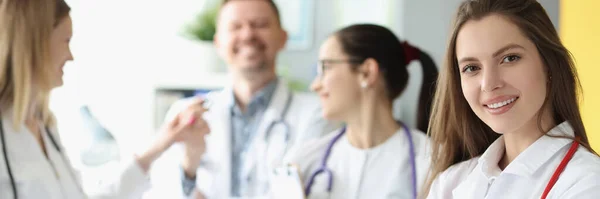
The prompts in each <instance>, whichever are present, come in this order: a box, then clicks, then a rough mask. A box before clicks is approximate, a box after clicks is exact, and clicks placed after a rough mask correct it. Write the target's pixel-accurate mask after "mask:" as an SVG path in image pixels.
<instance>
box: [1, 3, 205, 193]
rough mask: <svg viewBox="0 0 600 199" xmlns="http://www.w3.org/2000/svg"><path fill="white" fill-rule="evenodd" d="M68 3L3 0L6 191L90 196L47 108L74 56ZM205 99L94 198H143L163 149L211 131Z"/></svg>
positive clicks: (3, 167)
mask: <svg viewBox="0 0 600 199" xmlns="http://www.w3.org/2000/svg"><path fill="white" fill-rule="evenodd" d="M69 10H70V8H69V6H68V5H67V4H66V3H65V2H64V1H63V0H28V1H23V0H2V1H0V27H2V28H1V29H0V116H1V117H0V138H1V142H0V147H1V149H2V153H1V154H0V198H3V199H9V198H55V199H59V198H60V199H63V198H77V199H79V198H86V197H87V196H86V195H85V193H84V192H83V191H82V189H81V186H80V185H79V180H78V177H77V174H76V172H75V171H74V170H73V168H72V167H71V165H70V164H69V160H68V159H67V157H66V156H65V153H64V151H63V147H62V145H61V142H60V138H59V137H58V133H57V132H56V129H55V125H54V121H53V117H52V113H50V111H49V110H48V93H49V92H50V90H51V89H53V88H55V87H58V86H61V85H62V75H63V70H62V69H63V66H64V64H65V62H67V61H70V60H72V59H73V56H72V55H71V51H70V49H69V40H70V38H71V31H72V28H71V18H70V16H69ZM200 103H201V102H200V101H198V102H196V106H191V107H190V108H188V109H187V110H186V111H184V112H182V113H181V114H180V115H179V116H178V117H177V118H175V119H174V120H173V121H172V122H170V123H169V124H167V125H165V127H164V128H163V129H164V132H163V133H162V134H160V135H161V136H159V139H157V140H156V142H155V143H154V144H153V145H152V147H150V149H149V150H147V151H146V152H145V153H143V154H140V155H139V156H135V157H132V159H133V160H132V161H130V162H129V163H127V164H125V165H124V169H123V170H121V171H119V172H117V173H115V174H116V176H115V178H111V179H114V180H113V181H109V182H111V183H107V184H106V189H105V190H106V191H105V192H103V193H98V194H97V197H95V198H140V196H141V195H142V193H143V192H144V190H145V187H146V186H147V184H148V180H147V177H146V175H147V172H148V169H149V167H150V164H151V163H152V162H153V161H154V160H155V159H156V158H158V156H159V155H160V154H161V153H162V152H164V151H165V150H166V149H167V148H168V147H169V146H170V145H172V144H173V143H174V142H177V141H182V140H202V139H199V138H198V137H197V136H202V135H203V134H202V132H207V131H208V128H207V127H206V125H205V123H204V122H203V121H202V120H197V121H196V120H195V119H194V118H198V116H199V114H202V112H203V109H202V108H201V106H200ZM187 142H190V141H187ZM186 144H195V143H191V142H190V143H186Z"/></svg>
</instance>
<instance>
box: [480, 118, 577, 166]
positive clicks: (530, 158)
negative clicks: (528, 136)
mask: <svg viewBox="0 0 600 199" xmlns="http://www.w3.org/2000/svg"><path fill="white" fill-rule="evenodd" d="M551 136H554V137H551ZM555 136H565V137H574V131H573V127H571V124H569V122H567V121H565V122H563V123H561V124H559V125H558V126H556V127H554V128H553V129H552V130H550V131H549V132H548V133H547V134H546V135H543V136H542V137H540V138H539V139H538V140H536V141H535V142H534V143H533V144H532V145H531V146H529V147H527V149H525V151H523V152H521V154H519V155H518V156H517V158H515V160H513V161H512V162H511V163H510V164H509V165H508V166H507V167H506V168H505V169H504V172H505V173H512V174H516V175H521V176H531V175H533V173H535V172H536V171H537V170H538V169H540V167H541V166H542V165H543V164H544V163H546V162H547V161H548V160H550V158H552V157H553V156H554V155H555V154H556V153H557V152H558V151H559V150H560V149H562V148H563V147H564V146H566V145H568V144H569V143H572V142H573V140H571V139H567V138H557V137H555ZM502 155H504V136H501V137H500V138H498V139H497V140H496V141H494V142H493V143H492V144H491V145H490V146H489V147H488V149H487V150H486V151H485V152H484V153H483V154H482V155H481V158H479V160H478V161H479V163H480V164H481V172H482V173H483V175H484V176H486V177H487V178H490V177H492V176H498V175H499V174H500V172H501V170H500V168H499V167H498V162H499V161H500V159H501V158H502Z"/></svg>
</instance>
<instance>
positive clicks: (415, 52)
mask: <svg viewBox="0 0 600 199" xmlns="http://www.w3.org/2000/svg"><path fill="white" fill-rule="evenodd" d="M402 47H404V57H405V58H406V62H405V65H408V64H410V62H412V61H413V60H418V59H419V55H420V54H421V50H419V49H418V48H415V47H414V46H411V45H410V44H408V42H407V41H404V42H402Z"/></svg>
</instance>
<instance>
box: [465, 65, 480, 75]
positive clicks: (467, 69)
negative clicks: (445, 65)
mask: <svg viewBox="0 0 600 199" xmlns="http://www.w3.org/2000/svg"><path fill="white" fill-rule="evenodd" d="M477 70H479V67H477V66H475V65H467V66H465V67H464V68H463V70H462V72H463V73H471V72H475V71H477Z"/></svg>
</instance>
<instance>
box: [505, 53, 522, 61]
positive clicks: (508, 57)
mask: <svg viewBox="0 0 600 199" xmlns="http://www.w3.org/2000/svg"><path fill="white" fill-rule="evenodd" d="M519 59H521V57H519V56H518V55H509V56H506V57H504V59H502V63H510V62H514V61H517V60H519Z"/></svg>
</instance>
